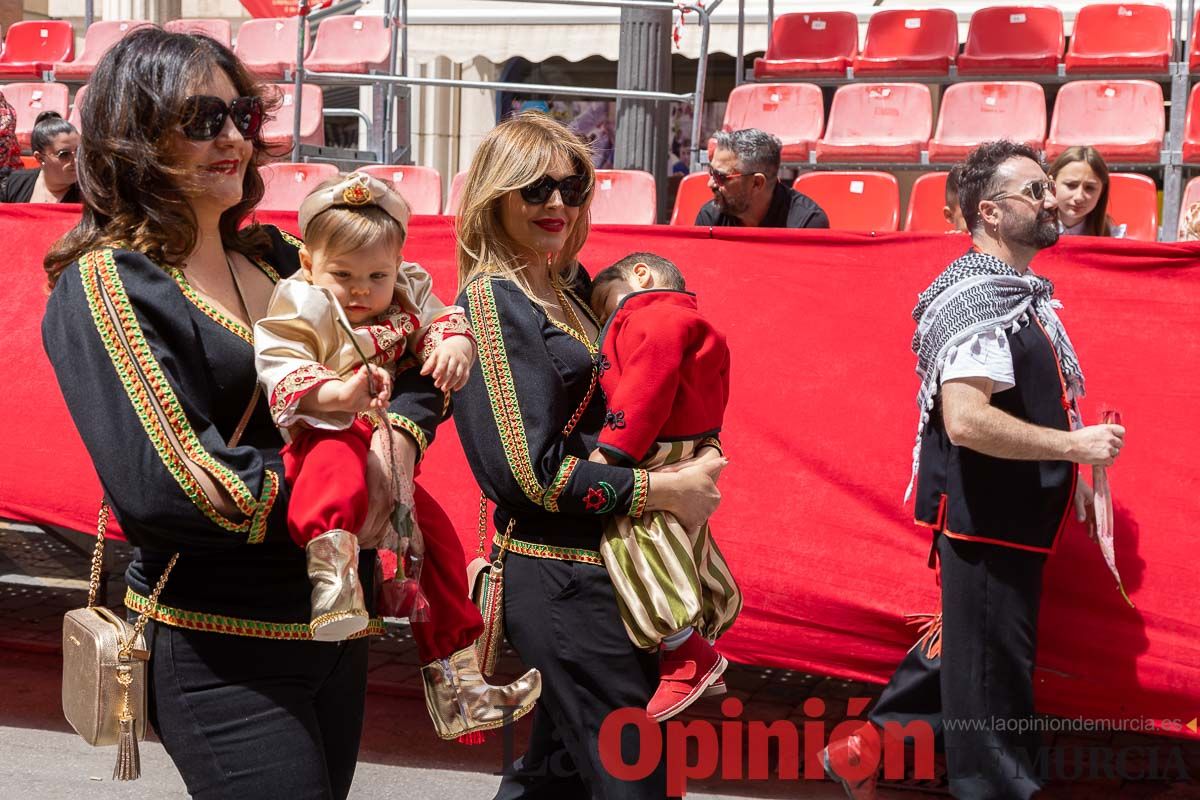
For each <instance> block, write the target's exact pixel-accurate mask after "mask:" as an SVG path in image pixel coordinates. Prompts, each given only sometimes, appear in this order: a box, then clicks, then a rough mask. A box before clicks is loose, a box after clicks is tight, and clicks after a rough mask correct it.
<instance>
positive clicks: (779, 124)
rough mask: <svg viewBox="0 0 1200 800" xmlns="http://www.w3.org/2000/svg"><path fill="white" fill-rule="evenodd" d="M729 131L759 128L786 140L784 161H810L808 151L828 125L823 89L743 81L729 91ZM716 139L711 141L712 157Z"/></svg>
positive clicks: (805, 85)
mask: <svg viewBox="0 0 1200 800" xmlns="http://www.w3.org/2000/svg"><path fill="white" fill-rule="evenodd" d="M721 127H722V128H723V129H724V130H727V131H739V130H743V129H745V128H759V129H760V130H764V131H766V132H767V133H773V134H775V135H776V136H778V137H779V140H780V141H781V142H783V160H784V161H808V153H809V151H810V150H812V148H813V145H814V144H816V141H817V139H820V138H821V129H822V128H824V127H825V104H824V101H823V100H822V99H821V89H820V88H819V87H817V86H813V85H812V84H810V83H743V84H742V85H741V86H739V87H737V88H736V89H734V90H733V91H732V92H730V93H729V103H728V104H727V105H726V106H725V123H724V124H723V125H722V126H721ZM715 148H716V141H715V140H713V139H709V140H708V157H709V158H712V154H713V150H714V149H715Z"/></svg>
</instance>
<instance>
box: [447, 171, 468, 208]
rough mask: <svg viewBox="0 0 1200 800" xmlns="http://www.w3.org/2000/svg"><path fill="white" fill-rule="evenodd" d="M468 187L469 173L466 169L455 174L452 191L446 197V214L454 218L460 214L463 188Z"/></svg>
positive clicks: (452, 180)
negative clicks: (459, 208)
mask: <svg viewBox="0 0 1200 800" xmlns="http://www.w3.org/2000/svg"><path fill="white" fill-rule="evenodd" d="M466 185H467V171H466V170H465V169H464V170H462V171H461V172H456V173H454V177H453V178H451V179H450V191H449V192H448V193H447V195H446V213H447V214H450V215H451V216H454V215H456V214H458V204H459V203H460V202H462V194H463V188H464V187H465V186H466Z"/></svg>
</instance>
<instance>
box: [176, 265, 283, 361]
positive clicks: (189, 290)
mask: <svg viewBox="0 0 1200 800" xmlns="http://www.w3.org/2000/svg"><path fill="white" fill-rule="evenodd" d="M251 263H252V264H254V266H256V267H258V268H259V269H260V270H262V271H263V273H264V274H265V275H266V276H267V277H268V278H270V279H271V282H272V283H279V273H278V272H276V271H275V268H274V267H272V266H271V265H270V264H268V263H267V262H266V261H263V260H262V259H260V258H254V259H251ZM167 272H168V273H170V275H171V277H172V278H174V279H175V283H177V284H179V289H180V291H182V292H183V296H184V297H186V298H187V299H188V302H190V303H191V304H192V305H194V306H195V307H196V308H198V309H200V310H201V311H202V312H204V315H205V316H207V317H208V318H209V319H211V320H212V321H213V322H215V323H217V324H218V325H220V326H221V327H222V328H224V329H225V330H227V331H229V332H230V333H232V334H233V335H234V336H237V337H238V338H239V339H241V340H242V341H244V342H246V343H247V344H250V345H253V344H254V332H253V331H251V330H250V329H249V328H248V327H246V325H245V324H244V323H243V322H242V321H241V320H239V319H235V318H233V317H230V316H229V315H227V314H225V313H223V312H221V311H219V310H218V309H217V307H216V306H214V305H213V304H212V303H210V302H208V301H207V300H205V299H204V297H203V296H201V294H200V293H199V292H197V291H196V290H195V289H194V288H193V287H192V285H191V284H190V283H188V279H187V274H186V273H185V272H184V271H183V270H181V269H180V268H179V267H171V268H170V269H168V270H167Z"/></svg>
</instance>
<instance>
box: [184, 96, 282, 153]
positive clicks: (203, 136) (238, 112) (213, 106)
mask: <svg viewBox="0 0 1200 800" xmlns="http://www.w3.org/2000/svg"><path fill="white" fill-rule="evenodd" d="M180 116H181V117H182V118H183V125H182V127H183V135H184V136H186V137H187V138H189V139H191V140H192V141H194V142H211V141H212V140H213V139H215V138H217V136H218V135H220V133H221V129H222V128H224V127H225V120H226V119H230V118H232V119H233V127H235V128H237V130H238V133H240V134H241V135H242V136H243V137H244V138H246V139H251V138H253V137H254V136H255V135H257V134H258V132H259V130H261V129H262V124H263V105H262V100H260V99H259V98H257V97H237V98H234V100H233V102H231V103H230V104H229V105H225V101H224V100H222V99H221V98H219V97H213V96H211V95H207V94H200V95H193V96H192V97H189V98H187V99H186V100H184V101H183V113H182V114H181V115H180Z"/></svg>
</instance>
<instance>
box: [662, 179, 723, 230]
mask: <svg viewBox="0 0 1200 800" xmlns="http://www.w3.org/2000/svg"><path fill="white" fill-rule="evenodd" d="M712 199H713V193H712V189H709V188H708V173H707V172H693V173H692V174H691V175H685V176H684V177H683V180H682V181H680V182H679V193H678V194H676V195H675V208H673V209H672V210H671V224H672V225H695V224H696V215H697V214H699V213H700V209H701V208H703V207H704V204H705V203H707V202H708V201H709V200H712Z"/></svg>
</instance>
